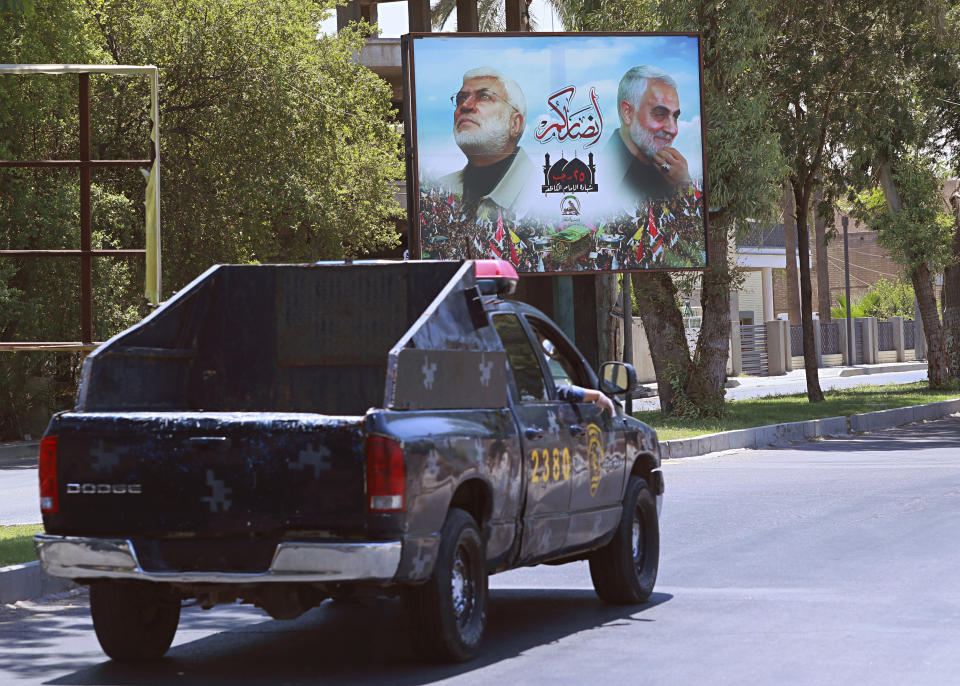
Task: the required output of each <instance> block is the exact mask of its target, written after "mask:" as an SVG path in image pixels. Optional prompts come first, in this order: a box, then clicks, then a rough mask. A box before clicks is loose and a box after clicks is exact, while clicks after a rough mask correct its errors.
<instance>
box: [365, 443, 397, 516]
mask: <svg viewBox="0 0 960 686" xmlns="http://www.w3.org/2000/svg"><path fill="white" fill-rule="evenodd" d="M406 481H407V470H406V467H405V466H404V463H403V449H402V448H401V447H400V444H399V443H397V442H396V441H393V440H390V439H389V438H382V437H380V436H368V437H367V509H368V510H369V511H370V512H402V511H403V501H404V495H405V493H406Z"/></svg>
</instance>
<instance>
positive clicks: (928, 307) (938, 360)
mask: <svg viewBox="0 0 960 686" xmlns="http://www.w3.org/2000/svg"><path fill="white" fill-rule="evenodd" d="M910 279H911V281H913V290H914V292H915V293H916V294H917V304H918V305H919V307H920V318H921V319H922V320H923V333H924V335H925V336H926V339H927V381H928V383H929V385H930V388H934V389H937V388H946V387H948V386H949V385H950V369H949V367H948V365H947V341H946V338H945V337H944V335H943V327H942V326H941V324H940V317H939V315H938V313H937V294H936V292H935V291H934V290H933V280H932V279H931V276H930V270H929V269H928V268H927V265H926V264H923V263H921V264H920V266H919V267H917V268H916V269H914V270H913V273H912V274H910Z"/></svg>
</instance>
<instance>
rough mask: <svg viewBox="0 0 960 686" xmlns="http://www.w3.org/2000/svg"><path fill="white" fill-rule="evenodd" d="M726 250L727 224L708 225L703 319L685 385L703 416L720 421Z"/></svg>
mask: <svg viewBox="0 0 960 686" xmlns="http://www.w3.org/2000/svg"><path fill="white" fill-rule="evenodd" d="M729 248H730V244H729V242H728V237H727V226H726V224H721V223H720V222H715V223H713V224H711V225H710V242H709V245H708V255H707V265H708V267H707V269H706V270H704V272H703V279H702V281H701V284H702V287H701V292H700V304H701V305H702V306H703V316H702V319H701V324H700V336H699V337H698V338H697V349H696V352H695V354H694V360H693V368H692V369H691V372H690V379H689V382H688V384H687V396H688V397H689V398H690V400H691V401H692V402H693V403H694V404H696V405H697V407H698V408H699V410H700V414H701V415H702V416H711V417H719V416H721V415H722V414H723V406H724V395H725V394H726V388H725V386H724V381H725V380H726V375H727V358H728V357H729V355H730V283H731V280H732V276H733V275H732V274H731V271H730V264H729V259H728V258H729Z"/></svg>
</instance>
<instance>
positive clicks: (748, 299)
mask: <svg viewBox="0 0 960 686" xmlns="http://www.w3.org/2000/svg"><path fill="white" fill-rule="evenodd" d="M761 283H762V277H761V275H760V272H759V271H748V272H744V279H743V285H742V286H741V287H740V311H741V312H743V311H745V310H752V311H753V323H754V324H762V323H763V289H762V285H761Z"/></svg>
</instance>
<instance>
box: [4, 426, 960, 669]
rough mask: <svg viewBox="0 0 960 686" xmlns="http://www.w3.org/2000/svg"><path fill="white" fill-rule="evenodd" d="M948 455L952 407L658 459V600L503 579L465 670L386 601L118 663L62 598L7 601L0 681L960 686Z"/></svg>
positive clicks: (555, 581)
mask: <svg viewBox="0 0 960 686" xmlns="http://www.w3.org/2000/svg"><path fill="white" fill-rule="evenodd" d="M958 446H960V418H948V419H945V420H940V421H937V422H932V423H928V424H924V425H918V426H913V427H901V428H898V429H895V430H890V431H885V432H879V433H876V434H872V435H866V436H856V437H850V438H843V439H836V440H825V441H819V442H813V443H806V444H802V445H799V446H795V447H793V448H789V449H779V450H767V451H741V452H736V453H729V454H721V455H712V456H707V457H703V458H688V459H685V460H680V461H676V462H672V463H668V464H667V465H666V466H665V472H666V482H667V494H666V500H665V503H664V509H663V520H662V547H663V550H662V557H661V569H660V578H659V581H658V584H657V588H656V591H655V593H654V595H653V597H652V599H651V602H649V603H648V604H646V605H644V606H640V607H609V606H604V605H602V604H600V603H599V602H598V601H597V599H596V597H595V596H594V594H593V591H592V590H591V586H590V577H589V573H588V571H587V568H586V566H585V565H584V564H582V563H575V564H570V565H564V566H559V567H536V568H530V569H524V570H518V571H515V572H509V573H506V574H502V575H498V576H496V577H493V578H492V579H491V588H492V593H491V606H490V621H489V627H488V639H487V641H486V642H485V645H484V651H483V655H482V656H481V657H480V658H478V659H477V660H475V661H474V662H471V663H468V664H466V665H455V666H432V665H421V664H418V663H417V662H415V661H413V660H412V659H411V658H410V656H409V651H408V647H407V637H406V629H405V624H404V620H403V616H402V614H401V613H400V611H399V606H398V603H397V602H395V601H390V600H380V601H369V602H337V603H327V604H325V605H323V606H321V607H320V608H317V609H315V610H313V611H311V612H309V613H307V614H306V615H304V616H303V617H301V618H299V619H297V620H293V621H287V622H280V621H272V620H270V619H269V618H267V617H266V616H265V615H263V614H262V613H260V612H259V611H258V610H255V609H251V608H247V607H241V606H230V607H225V608H218V609H215V610H212V611H208V612H204V611H202V610H199V609H197V608H191V609H189V610H187V611H185V614H184V618H183V619H182V620H181V628H180V631H179V633H178V635H177V640H176V643H175V646H174V647H173V648H172V649H171V651H170V653H169V654H168V657H167V658H165V659H164V660H162V661H160V662H158V663H155V664H152V665H140V666H125V665H118V664H114V663H112V662H110V661H108V660H106V659H105V658H104V656H103V655H102V654H101V653H100V652H99V650H98V647H97V644H96V640H95V638H94V636H93V632H92V630H91V626H90V622H89V619H88V616H87V610H86V606H85V597H84V596H83V595H82V594H74V595H72V596H68V597H65V598H61V599H59V600H56V601H53V602H50V604H48V605H32V604H23V605H22V606H20V607H15V608H7V609H0V683H3V684H18V685H19V684H104V685H105V684H110V685H114V684H178V685H180V684H183V685H187V686H192V685H194V684H197V685H199V684H225V685H226V684H230V685H235V684H249V685H260V684H263V685H264V686H266V685H269V686H273V685H274V684H294V685H295V684H316V683H323V684H401V685H419V684H434V683H457V684H478V685H479V684H484V685H485V686H486V685H487V684H490V683H507V684H510V683H522V684H550V685H551V686H553V685H556V684H594V683H609V684H648V683H649V684H678V685H684V686H686V685H689V684H726V683H729V684H746V683H750V684H759V685H765V684H778V685H779V684H835V683H850V684H861V683H862V684H879V685H883V684H923V685H928V684H956V683H957V682H958V678H960V677H958V676H957V675H958V674H960V575H958V574H957V573H956V570H957V569H958V568H960V546H958V545H957V542H958V540H960V537H958V533H957V532H958V531H960V450H958Z"/></svg>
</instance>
